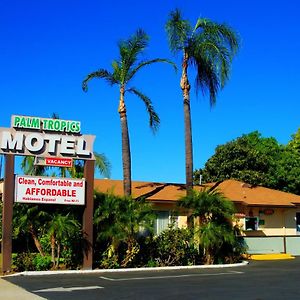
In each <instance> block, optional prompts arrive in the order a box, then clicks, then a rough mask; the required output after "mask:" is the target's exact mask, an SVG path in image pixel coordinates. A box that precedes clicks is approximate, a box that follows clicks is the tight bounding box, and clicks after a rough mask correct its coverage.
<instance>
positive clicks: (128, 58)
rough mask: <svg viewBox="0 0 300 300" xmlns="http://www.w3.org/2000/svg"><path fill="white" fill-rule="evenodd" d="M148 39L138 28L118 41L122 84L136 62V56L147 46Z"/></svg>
mask: <svg viewBox="0 0 300 300" xmlns="http://www.w3.org/2000/svg"><path fill="white" fill-rule="evenodd" d="M148 41H149V37H148V35H147V34H146V33H145V32H144V31H143V30H142V29H138V30H137V31H136V32H135V34H134V35H132V36H131V37H130V38H129V39H128V40H124V41H121V42H120V43H119V52H120V66H121V68H120V69H121V72H122V73H121V77H120V79H121V83H122V84H124V83H125V81H126V78H127V74H128V72H129V70H130V68H132V66H133V65H134V64H135V63H136V61H137V59H138V56H139V55H140V54H141V53H142V52H143V50H144V49H145V48H146V47H147V45H148Z"/></svg>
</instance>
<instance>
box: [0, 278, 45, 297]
mask: <svg viewBox="0 0 300 300" xmlns="http://www.w3.org/2000/svg"><path fill="white" fill-rule="evenodd" d="M0 299H3V300H38V299H46V298H42V297H39V296H37V295H35V294H32V293H29V292H27V291H26V290H24V289H23V288H21V287H19V286H17V285H15V284H12V283H10V282H8V281H6V280H5V279H3V278H0Z"/></svg>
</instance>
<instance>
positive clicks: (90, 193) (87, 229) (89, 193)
mask: <svg viewBox="0 0 300 300" xmlns="http://www.w3.org/2000/svg"><path fill="white" fill-rule="evenodd" d="M94 165H95V162H94V161H93V160H87V161H86V162H85V164H84V177H85V179H86V182H87V185H86V197H85V198H86V204H85V209H84V212H83V220H82V221H83V222H82V223H83V228H82V229H83V234H84V238H85V240H86V242H87V248H86V249H85V250H84V253H83V269H84V270H91V269H92V268H93V211H94Z"/></svg>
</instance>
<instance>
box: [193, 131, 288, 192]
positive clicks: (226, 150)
mask: <svg viewBox="0 0 300 300" xmlns="http://www.w3.org/2000/svg"><path fill="white" fill-rule="evenodd" d="M283 149H284V147H283V146H282V145H280V144H279V143H278V142H277V140H276V139H275V138H264V137H262V136H261V134H260V133H259V132H258V131H254V132H251V133H249V134H244V135H242V136H240V137H238V138H237V139H234V140H232V141H230V142H228V143H226V144H224V145H220V146H218V147H217V148H216V150H215V153H214V155H213V156H212V157H211V158H209V159H208V161H207V162H206V164H205V167H204V169H203V170H196V171H195V173H194V177H195V182H196V183H199V177H200V175H202V177H203V181H204V182H217V181H223V180H226V179H237V180H241V181H244V182H247V183H250V184H254V185H263V186H266V187H271V188H277V187H278V186H277V183H278V175H279V174H278V163H279V162H280V161H281V158H282V153H283Z"/></svg>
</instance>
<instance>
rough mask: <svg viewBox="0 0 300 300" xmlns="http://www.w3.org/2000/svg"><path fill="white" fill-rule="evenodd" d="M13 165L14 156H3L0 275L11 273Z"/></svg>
mask: <svg viewBox="0 0 300 300" xmlns="http://www.w3.org/2000/svg"><path fill="white" fill-rule="evenodd" d="M14 165H15V156H14V155H5V174H4V189H3V210H2V243H1V253H2V273H3V274H8V273H10V272H11V253H12V219H13V203H14Z"/></svg>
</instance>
